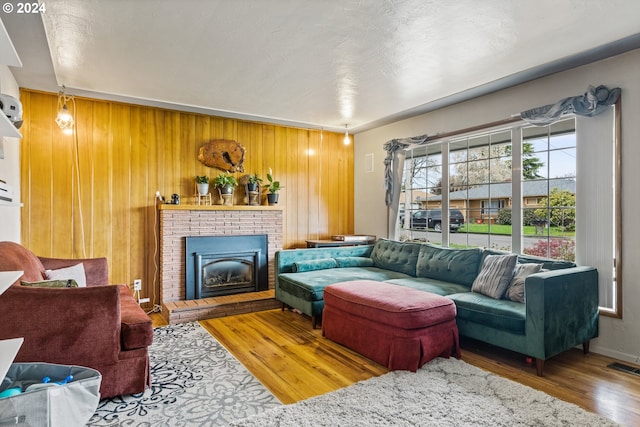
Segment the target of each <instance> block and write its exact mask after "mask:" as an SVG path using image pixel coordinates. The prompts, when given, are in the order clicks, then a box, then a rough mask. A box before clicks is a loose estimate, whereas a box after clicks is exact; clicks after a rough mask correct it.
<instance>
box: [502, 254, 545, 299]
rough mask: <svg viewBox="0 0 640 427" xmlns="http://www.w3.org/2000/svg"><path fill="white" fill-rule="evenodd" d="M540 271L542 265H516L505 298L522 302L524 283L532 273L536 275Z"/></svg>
mask: <svg viewBox="0 0 640 427" xmlns="http://www.w3.org/2000/svg"><path fill="white" fill-rule="evenodd" d="M541 269H542V264H536V263H528V264H518V265H516V270H515V273H514V274H513V279H511V283H509V287H508V288H507V292H506V293H505V297H506V298H507V299H510V300H511V301H516V302H524V281H525V279H526V278H527V277H528V276H529V275H531V274H534V273H538V272H539V271H540V270H541Z"/></svg>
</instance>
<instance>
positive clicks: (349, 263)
mask: <svg viewBox="0 0 640 427" xmlns="http://www.w3.org/2000/svg"><path fill="white" fill-rule="evenodd" d="M335 260H336V263H338V268H344V267H373V260H372V259H371V258H369V257H364V256H345V257H336V258H335Z"/></svg>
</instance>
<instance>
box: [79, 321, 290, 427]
mask: <svg viewBox="0 0 640 427" xmlns="http://www.w3.org/2000/svg"><path fill="white" fill-rule="evenodd" d="M149 354H150V359H151V376H152V379H153V386H152V387H151V388H150V389H147V390H146V391H145V392H144V393H141V394H136V395H131V396H122V397H116V398H112V399H104V400H102V401H100V404H99V406H98V409H97V411H96V413H95V414H94V416H93V417H92V418H91V420H90V421H89V423H88V424H87V425H88V426H127V427H142V426H145V427H146V426H154V427H155V426H189V427H190V426H224V425H228V424H229V423H230V422H231V421H233V420H238V419H241V418H245V417H247V416H250V415H254V414H258V413H261V412H264V411H265V410H267V409H270V408H274V407H277V406H280V405H281V403H280V402H279V401H278V399H277V398H276V397H275V396H273V394H271V392H270V391H269V390H267V389H266V388H265V387H264V386H263V385H262V384H261V383H260V382H259V381H258V380H257V379H255V377H254V376H253V375H251V373H249V371H247V369H246V368H245V367H244V366H243V365H242V364H241V363H240V362H239V361H238V360H237V359H235V358H234V357H233V356H232V355H231V353H229V352H228V351H227V350H226V349H225V348H224V347H223V346H222V345H221V344H220V343H219V342H218V341H216V340H215V338H213V337H212V336H211V335H210V334H209V333H208V332H207V331H206V330H205V329H204V328H203V327H202V326H200V325H199V324H198V323H184V324H180V325H173V326H165V327H162V328H157V329H155V331H154V342H153V345H152V346H151V347H150V351H149Z"/></svg>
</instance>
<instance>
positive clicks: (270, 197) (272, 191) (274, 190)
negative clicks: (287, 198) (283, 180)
mask: <svg viewBox="0 0 640 427" xmlns="http://www.w3.org/2000/svg"><path fill="white" fill-rule="evenodd" d="M267 181H269V186H268V187H267V191H268V193H267V203H268V204H269V206H273V205H276V204H278V191H280V190H281V189H282V188H283V187H280V181H274V180H273V171H272V170H271V168H269V173H268V174H267Z"/></svg>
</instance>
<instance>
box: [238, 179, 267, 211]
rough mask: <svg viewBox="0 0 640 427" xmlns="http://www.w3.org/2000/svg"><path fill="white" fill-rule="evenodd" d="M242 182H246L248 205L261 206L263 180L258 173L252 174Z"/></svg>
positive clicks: (241, 180)
mask: <svg viewBox="0 0 640 427" xmlns="http://www.w3.org/2000/svg"><path fill="white" fill-rule="evenodd" d="M240 182H244V185H245V186H246V191H247V199H248V200H247V203H248V204H249V205H259V204H260V184H262V178H260V175H258V174H257V173H250V174H249V175H245V176H243V177H242V178H241V179H240Z"/></svg>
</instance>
